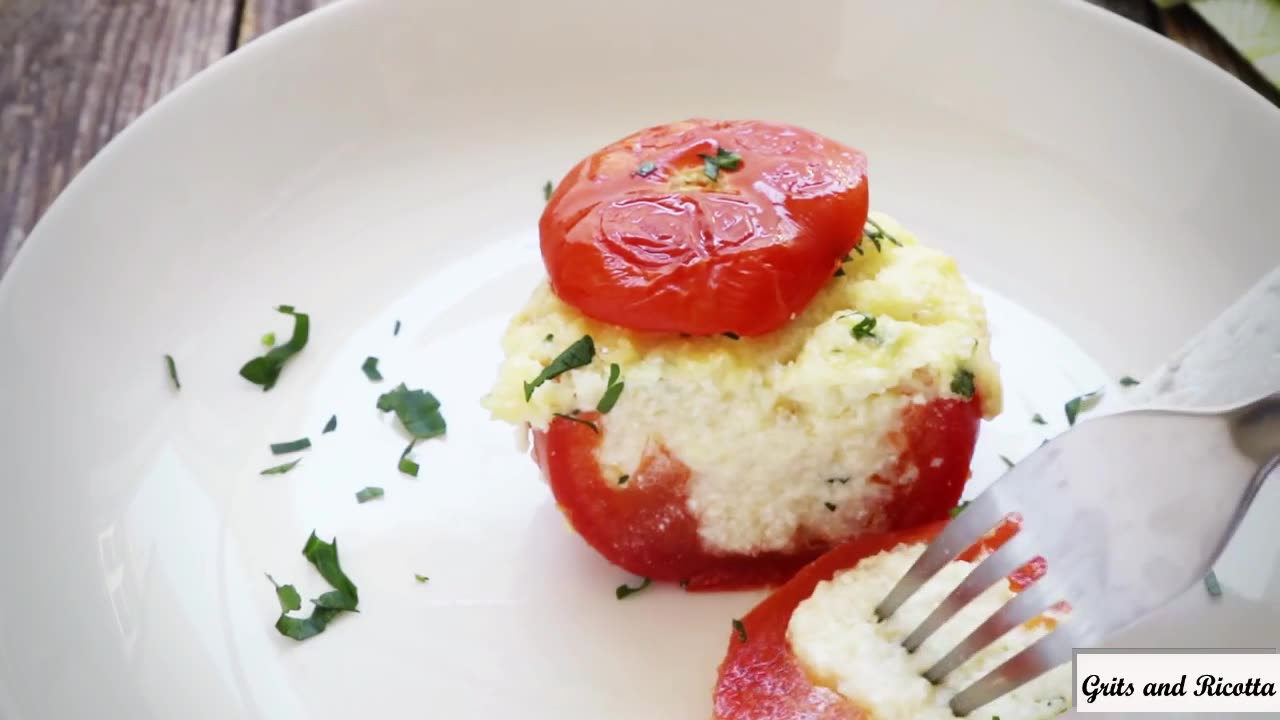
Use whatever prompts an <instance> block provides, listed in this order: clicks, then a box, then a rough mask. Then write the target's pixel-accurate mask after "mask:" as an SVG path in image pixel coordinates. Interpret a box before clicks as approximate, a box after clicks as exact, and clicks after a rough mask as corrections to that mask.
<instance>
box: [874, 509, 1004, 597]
mask: <svg viewBox="0 0 1280 720" xmlns="http://www.w3.org/2000/svg"><path fill="white" fill-rule="evenodd" d="M1005 515H1006V513H1005V512H1004V511H1003V510H1001V509H1000V507H999V506H998V504H997V503H996V502H995V501H994V500H992V499H991V497H990V495H989V494H986V495H984V496H983V497H980V498H978V499H977V500H975V501H973V502H972V503H971V504H970V505H969V506H968V507H966V508H965V509H964V512H962V513H960V514H959V515H957V516H956V517H955V518H953V519H952V520H951V522H949V523H947V526H946V527H945V528H943V530H942V532H940V533H938V536H937V537H936V538H934V540H933V542H931V543H929V547H928V548H926V549H925V551H924V553H923V554H921V555H920V557H918V558H916V561H915V562H914V563H913V564H912V565H911V569H910V570H908V571H907V574H906V575H903V576H902V578H901V579H899V580H898V582H897V584H896V585H894V586H893V589H892V590H890V591H889V594H888V595H886V596H885V598H884V600H882V601H880V604H879V605H877V606H876V616H877V617H878V618H879V619H880V620H887V619H889V617H890V616H892V615H893V614H894V613H895V612H897V610H898V608H899V607H901V606H902V603H904V602H906V601H907V600H908V599H910V597H911V596H912V595H914V594H915V592H916V591H917V590H919V589H920V586H921V585H923V584H924V583H925V581H927V580H928V579H929V578H931V577H933V576H934V575H935V574H936V573H937V572H938V571H939V570H941V569H942V568H943V566H945V565H946V564H947V563H949V562H951V561H952V560H954V559H955V558H956V556H957V555H959V554H960V553H962V552H964V551H965V550H967V549H969V547H971V546H972V545H973V544H974V543H976V542H977V541H978V540H979V539H980V538H981V537H982V536H983V535H985V534H986V533H987V532H989V531H990V530H991V529H992V528H994V527H996V525H998V524H999V523H1001V522H1003V521H1004V519H1005Z"/></svg>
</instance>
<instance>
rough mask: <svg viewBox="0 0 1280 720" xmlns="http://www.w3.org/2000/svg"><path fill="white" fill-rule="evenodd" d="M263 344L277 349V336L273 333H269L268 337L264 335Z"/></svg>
mask: <svg viewBox="0 0 1280 720" xmlns="http://www.w3.org/2000/svg"><path fill="white" fill-rule="evenodd" d="M262 344H263V345H266V346H267V347H275V346H276V334H275V333H273V332H269V333H267V334H266V335H263V336H262Z"/></svg>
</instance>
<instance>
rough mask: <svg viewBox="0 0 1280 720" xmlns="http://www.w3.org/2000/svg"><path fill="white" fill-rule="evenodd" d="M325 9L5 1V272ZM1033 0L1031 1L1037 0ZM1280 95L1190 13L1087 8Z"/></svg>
mask: <svg viewBox="0 0 1280 720" xmlns="http://www.w3.org/2000/svg"><path fill="white" fill-rule="evenodd" d="M326 1H327V0H0V271H3V269H4V268H5V267H7V266H8V264H9V261H10V260H11V259H12V258H13V255H14V253H16V252H17V250H18V248H19V247H21V246H22V243H23V241H24V240H25V239H26V237H27V234H28V233H30V231H31V228H32V226H33V225H35V222H36V220H38V219H39V218H40V215H41V213H43V212H44V210H45V208H47V207H48V206H49V203H50V202H51V201H52V200H53V198H54V197H55V196H56V195H57V194H58V193H59V192H60V191H61V190H62V188H63V187H64V186H66V184H67V182H68V181H69V180H70V179H71V178H72V176H74V175H75V174H76V172H78V171H79V170H80V168H82V167H84V165H85V163H86V162H88V161H89V159H90V158H92V157H93V155H94V154H95V153H96V152H97V151H98V150H99V149H100V148H101V147H102V146H103V145H104V144H106V142H107V141H108V140H110V139H111V137H112V136H114V135H115V134H116V133H117V132H119V131H120V129H121V128H123V127H124V126H125V125H126V124H128V123H129V121H131V120H132V119H133V118H135V117H137V116H138V114H139V113H141V112H142V111H143V110H145V109H146V108H147V107H149V106H150V105H151V104H152V103H154V102H155V101H156V100H157V99H159V98H160V97H161V96H163V95H164V94H165V93H167V92H169V91H170V90H172V89H173V88H174V87H175V86H177V85H178V84H179V83H181V82H182V81H183V80H185V79H187V78H188V77H190V76H191V75H192V74H194V73H195V72H196V71H197V70H200V69H201V68H203V67H205V66H206V65H208V64H210V63H212V62H213V61H215V60H217V59H218V58H220V57H222V56H223V55H226V54H227V53H229V52H233V51H235V49H236V48H238V47H240V46H241V45H244V44H245V43H246V42H249V41H251V40H252V39H253V38H255V37H257V36H258V35H261V34H262V33H264V32H266V31H268V30H270V29H272V28H274V27H276V26H278V25H280V24H282V23H284V22H287V21H288V20H291V19H293V18H294V17H297V16H298V15H301V14H303V13H305V12H307V11H308V10H311V9H313V8H315V7H317V6H319V5H323V4H325V2H326ZM1028 1H1034V0H1028ZM1089 1H1090V2H1093V3H1095V4H1097V5H1102V6H1104V7H1107V8H1108V9H1110V10H1113V11H1115V12H1117V13H1119V14H1121V15H1123V16H1125V17H1127V18H1129V19H1130V20H1132V21H1134V22H1137V23H1139V24H1141V25H1144V26H1146V27H1148V28H1150V29H1151V30H1152V31H1154V32H1159V33H1163V34H1165V35H1167V36H1169V37H1170V38H1173V39H1174V40H1176V41H1177V42H1180V43H1182V44H1184V45H1186V46H1188V47H1190V48H1191V49H1192V50H1195V51H1196V52H1198V53H1200V54H1201V55H1204V56H1205V57H1207V58H1209V59H1210V60H1212V61H1213V62H1215V63H1217V64H1218V65H1220V66H1222V67H1223V68H1225V69H1226V70H1227V71H1228V72H1231V73H1232V74H1234V75H1236V76H1237V77H1239V78H1241V79H1242V80H1244V81H1245V82H1246V83H1248V84H1249V85H1251V86H1252V87H1254V88H1255V89H1257V90H1258V91H1259V92H1261V93H1262V94H1264V95H1265V96H1267V97H1268V98H1269V99H1271V101H1272V102H1276V103H1277V104H1280V93H1277V91H1276V90H1275V88H1274V87H1272V86H1270V85H1269V84H1268V83H1267V81H1266V80H1264V79H1263V78H1262V77H1261V76H1260V75H1259V74H1258V73H1257V72H1256V71H1255V70H1254V69H1253V68H1252V67H1251V66H1250V65H1249V64H1248V63H1247V62H1245V61H1244V60H1243V59H1241V57H1240V56H1239V55H1238V54H1237V53H1236V52H1235V51H1234V50H1233V49H1232V48H1231V47H1230V46H1229V45H1228V44H1227V43H1226V42H1225V41H1223V40H1222V38H1221V37H1219V36H1218V35H1217V34H1216V33H1215V32H1214V30H1213V29H1211V28H1210V27H1209V26H1208V25H1207V24H1206V23H1205V22H1204V21H1203V20H1201V19H1200V17H1199V16H1198V15H1196V13H1195V12H1194V11H1193V10H1191V9H1189V8H1186V7H1175V8H1172V9H1169V10H1160V9H1157V8H1156V7H1155V5H1154V4H1152V3H1151V2H1150V0H1089Z"/></svg>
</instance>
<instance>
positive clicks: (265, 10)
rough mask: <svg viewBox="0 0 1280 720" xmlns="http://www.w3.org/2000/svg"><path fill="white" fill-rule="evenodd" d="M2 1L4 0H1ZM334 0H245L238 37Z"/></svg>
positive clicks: (260, 31)
mask: <svg viewBox="0 0 1280 720" xmlns="http://www.w3.org/2000/svg"><path fill="white" fill-rule="evenodd" d="M0 1H2V0H0ZM331 1H332V0H244V10H243V12H242V14H241V17H240V24H239V27H238V28H237V33H236V37H237V40H238V42H239V44H241V45H243V44H245V43H247V42H249V41H250V40H252V39H254V38H256V37H258V36H259V35H261V34H263V33H265V32H267V31H268V30H274V29H275V28H278V27H280V26H281V25H283V24H285V23H287V22H289V21H290V20H292V19H294V18H296V17H298V16H299V15H303V14H305V13H308V12H311V11H312V10H315V9H316V8H318V7H320V6H321V5H328V4H329V2H331Z"/></svg>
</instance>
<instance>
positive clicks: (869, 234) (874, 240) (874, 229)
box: [854, 218, 902, 254]
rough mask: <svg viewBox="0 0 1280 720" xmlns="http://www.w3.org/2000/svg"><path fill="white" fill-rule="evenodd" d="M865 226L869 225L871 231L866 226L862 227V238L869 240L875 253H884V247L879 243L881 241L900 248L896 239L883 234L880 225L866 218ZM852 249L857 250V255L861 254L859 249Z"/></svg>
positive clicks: (885, 233) (883, 231) (900, 244)
mask: <svg viewBox="0 0 1280 720" xmlns="http://www.w3.org/2000/svg"><path fill="white" fill-rule="evenodd" d="M867 225H870V226H871V229H870V230H868V229H867V228H866V226H863V228H862V237H864V238H866V239H867V240H870V241H871V244H872V245H875V246H876V252H884V247H883V246H882V245H881V241H883V240H888V241H889V242H891V243H893V244H894V245H897V246H898V247H902V243H900V242H898V239H897V238H895V237H894V236H892V235H890V234H889V233H887V232H885V230H884V228H883V227H881V226H880V223H878V222H876V221H875V220H872V219H871V218H867ZM854 249H855V250H858V252H859V254H861V252H862V250H861V248H854Z"/></svg>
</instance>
